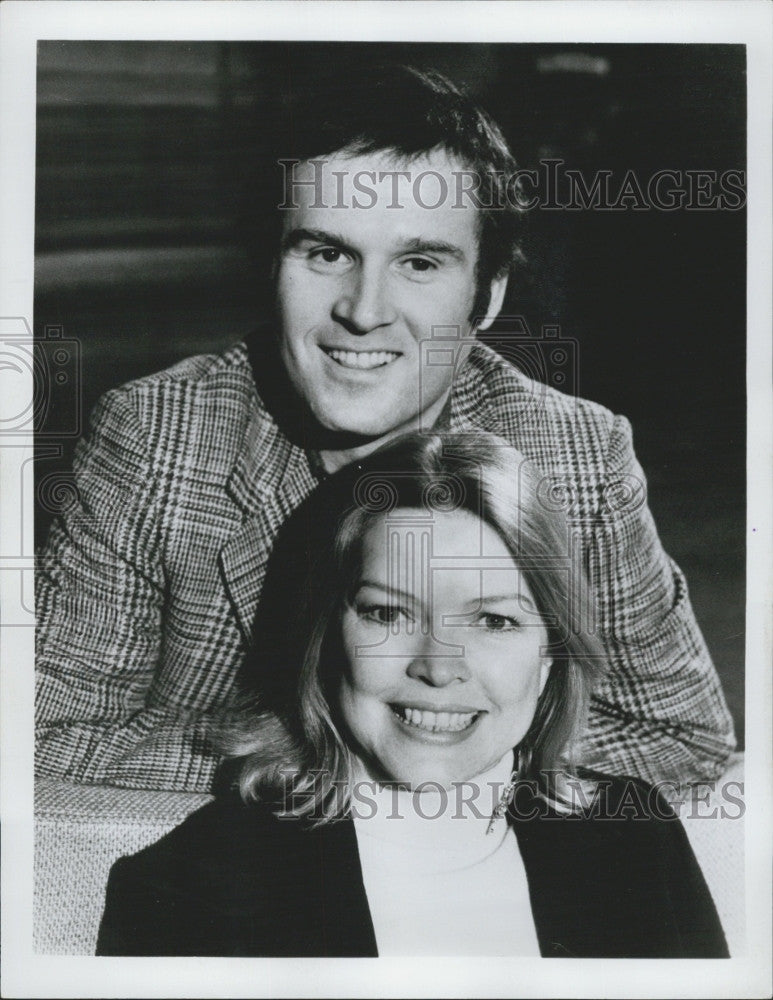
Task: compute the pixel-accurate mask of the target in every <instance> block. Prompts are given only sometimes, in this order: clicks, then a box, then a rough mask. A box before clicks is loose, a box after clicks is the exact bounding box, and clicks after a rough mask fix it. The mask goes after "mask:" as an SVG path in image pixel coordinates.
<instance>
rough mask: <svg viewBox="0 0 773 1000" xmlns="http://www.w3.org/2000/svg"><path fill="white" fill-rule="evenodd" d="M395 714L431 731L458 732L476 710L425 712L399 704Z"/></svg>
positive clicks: (470, 722)
mask: <svg viewBox="0 0 773 1000" xmlns="http://www.w3.org/2000/svg"><path fill="white" fill-rule="evenodd" d="M394 712H395V715H397V717H398V718H399V719H401V720H402V721H403V722H407V723H408V725H409V726H416V727H417V728H418V729H426V730H428V731H430V732H433V733H458V732H461V731H462V729H467V727H468V726H471V725H472V723H473V722H474V720H475V718H476V717H477V715H478V713H477V712H464V713H462V712H427V711H424V710H419V709H418V708H408V707H407V706H402V705H401V706H399V707H396V708H395V709H394Z"/></svg>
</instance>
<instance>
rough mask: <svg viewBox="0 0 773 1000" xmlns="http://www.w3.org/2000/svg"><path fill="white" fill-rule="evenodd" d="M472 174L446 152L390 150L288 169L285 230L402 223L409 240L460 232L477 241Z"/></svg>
mask: <svg viewBox="0 0 773 1000" xmlns="http://www.w3.org/2000/svg"><path fill="white" fill-rule="evenodd" d="M471 176H472V174H471V171H470V169H469V168H467V167H465V166H464V165H463V164H462V163H461V162H459V161H458V160H456V159H455V158H454V157H453V156H451V155H449V154H448V153H447V152H446V151H445V150H443V149H434V150H431V151H429V152H428V153H426V154H422V155H420V156H418V157H415V158H411V159H408V158H407V157H405V156H400V155H399V154H397V153H395V152H390V151H388V150H386V151H385V150H377V151H374V152H372V153H362V154H358V155H351V154H346V153H343V152H339V153H333V154H330V155H328V156H319V157H315V158H313V159H312V160H307V161H302V162H300V163H295V164H292V165H287V166H286V167H285V189H286V191H285V202H284V205H283V210H284V229H285V232H287V231H288V230H289V229H291V228H295V227H298V226H304V225H307V224H308V227H309V228H314V229H317V230H320V229H324V230H328V229H330V230H331V231H332V232H343V231H344V230H345V228H346V226H347V225H349V226H354V227H356V228H357V229H361V228H362V227H364V226H367V224H368V222H371V223H372V225H374V226H378V225H383V224H384V223H386V224H388V225H389V226H390V229H394V230H395V231H396V230H397V229H398V228H399V227H400V224H401V223H402V231H403V232H402V235H404V236H405V237H406V238H411V237H412V238H429V237H431V236H432V235H433V233H434V234H437V235H440V234H441V233H443V232H446V233H447V232H448V231H450V230H454V231H455V232H456V233H457V234H458V236H459V237H460V238H465V239H469V238H470V237H473V238H475V239H476V240H477V235H478V224H479V213H478V209H477V208H476V207H475V205H474V204H473V202H472V201H471V199H470V198H469V197H467V196H466V193H465V192H466V191H468V190H469V188H470V184H471V183H472V180H471ZM375 217H379V219H380V221H379V222H376V221H375Z"/></svg>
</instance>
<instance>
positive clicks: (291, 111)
mask: <svg viewBox="0 0 773 1000" xmlns="http://www.w3.org/2000/svg"><path fill="white" fill-rule="evenodd" d="M270 145H271V153H270V157H271V164H272V169H275V170H276V176H277V181H278V183H283V181H284V171H283V170H280V168H279V162H280V161H288V160H294V161H297V162H302V161H306V160H309V159H312V158H319V157H324V156H326V155H331V154H333V153H340V152H345V153H347V154H350V155H352V156H357V155H361V154H365V153H373V152H381V151H389V152H391V153H394V154H395V156H396V157H397V158H398V159H404V160H406V161H407V162H411V161H412V160H414V159H416V158H418V157H420V156H422V155H424V154H426V153H428V152H430V151H431V150H437V149H442V150H444V151H445V152H446V153H447V154H448V155H449V156H451V157H453V158H454V159H455V160H457V161H458V162H459V164H460V166H461V167H462V168H463V169H465V170H469V171H470V172H471V173H473V174H474V175H475V177H476V178H479V179H480V185H479V187H477V189H476V190H475V198H476V199H477V202H476V203H477V204H478V205H479V208H478V211H479V212H480V228H479V253H478V260H477V268H476V286H477V291H476V296H475V304H474V308H473V317H475V316H478V317H480V316H482V315H483V314H485V312H486V309H487V306H488V299H489V292H490V286H491V282H492V281H493V280H494V278H496V277H499V276H501V275H505V274H507V273H508V272H509V271H510V269H511V267H512V266H513V264H514V262H515V261H516V260H517V259H519V258H520V256H521V254H520V249H519V247H518V231H519V225H518V224H519V221H522V218H523V213H522V212H521V211H520V210H519V209H518V207H517V205H513V204H512V203H511V202H510V200H509V199H508V197H507V184H508V180H509V179H510V178H511V177H512V175H513V173H514V171H515V170H516V164H515V160H514V158H513V155H512V153H511V152H510V150H509V149H508V146H507V143H506V141H505V139H504V137H503V135H502V133H501V132H500V130H499V128H498V126H497V125H496V124H495V122H494V121H493V120H492V119H491V118H490V116H489V115H488V114H487V113H486V112H485V111H484V110H483V109H482V108H480V107H479V106H477V105H476V104H475V103H474V102H473V101H471V100H470V99H469V98H468V97H467V96H466V95H465V94H464V93H463V92H462V91H461V90H459V89H458V88H457V87H456V86H454V84H453V83H451V82H450V81H449V80H447V79H446V78H445V77H443V76H441V74H440V73H437V72H434V71H430V72H426V71H422V70H419V69H416V68H413V67H410V66H403V65H393V64H392V65H384V66H382V67H380V68H379V67H367V68H363V69H361V70H359V71H358V72H355V73H354V74H352V73H343V72H340V71H337V72H336V74H335V75H333V76H331V77H330V78H329V79H319V78H316V77H315V79H314V81H313V83H312V82H310V81H308V80H305V79H301V80H299V81H297V82H296V83H295V85H293V82H292V81H291V85H290V88H289V90H288V91H287V92H286V93H285V94H284V100H283V105H282V107H281V113H280V114H278V115H275V116H272V121H271V136H270ZM273 193H274V194H275V195H276V199H277V200H276V201H274V205H275V206H276V205H279V204H281V203H282V201H283V200H284V191H281V190H280V189H279V187H277V188H275V189H274V192H273ZM281 214H282V213H281V212H276V213H274V224H275V226H276V227H277V228H276V229H275V231H274V233H273V236H274V241H273V246H275V247H278V245H279V236H280V232H281V218H280V217H281ZM473 317H471V318H473Z"/></svg>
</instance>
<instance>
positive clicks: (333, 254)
mask: <svg viewBox="0 0 773 1000" xmlns="http://www.w3.org/2000/svg"><path fill="white" fill-rule="evenodd" d="M309 257H310V258H311V259H312V260H315V261H317V262H320V263H324V264H338V263H340V262H341V261H343V260H345V256H344V252H343V250H339V249H338V247H320V248H318V249H316V250H312V251H310V253H309Z"/></svg>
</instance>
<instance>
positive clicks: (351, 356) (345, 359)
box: [326, 351, 400, 368]
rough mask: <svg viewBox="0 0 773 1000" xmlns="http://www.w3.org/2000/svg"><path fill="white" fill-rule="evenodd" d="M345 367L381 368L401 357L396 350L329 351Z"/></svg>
mask: <svg viewBox="0 0 773 1000" xmlns="http://www.w3.org/2000/svg"><path fill="white" fill-rule="evenodd" d="M326 353H327V355H328V357H330V358H332V359H333V361H337V362H338V364H339V365H341V366H342V367H343V368H380V367H381V366H382V365H388V364H389V362H390V361H394V360H395V359H396V358H399V357H400V355H399V354H397V353H396V352H394V351H327V352H326Z"/></svg>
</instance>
